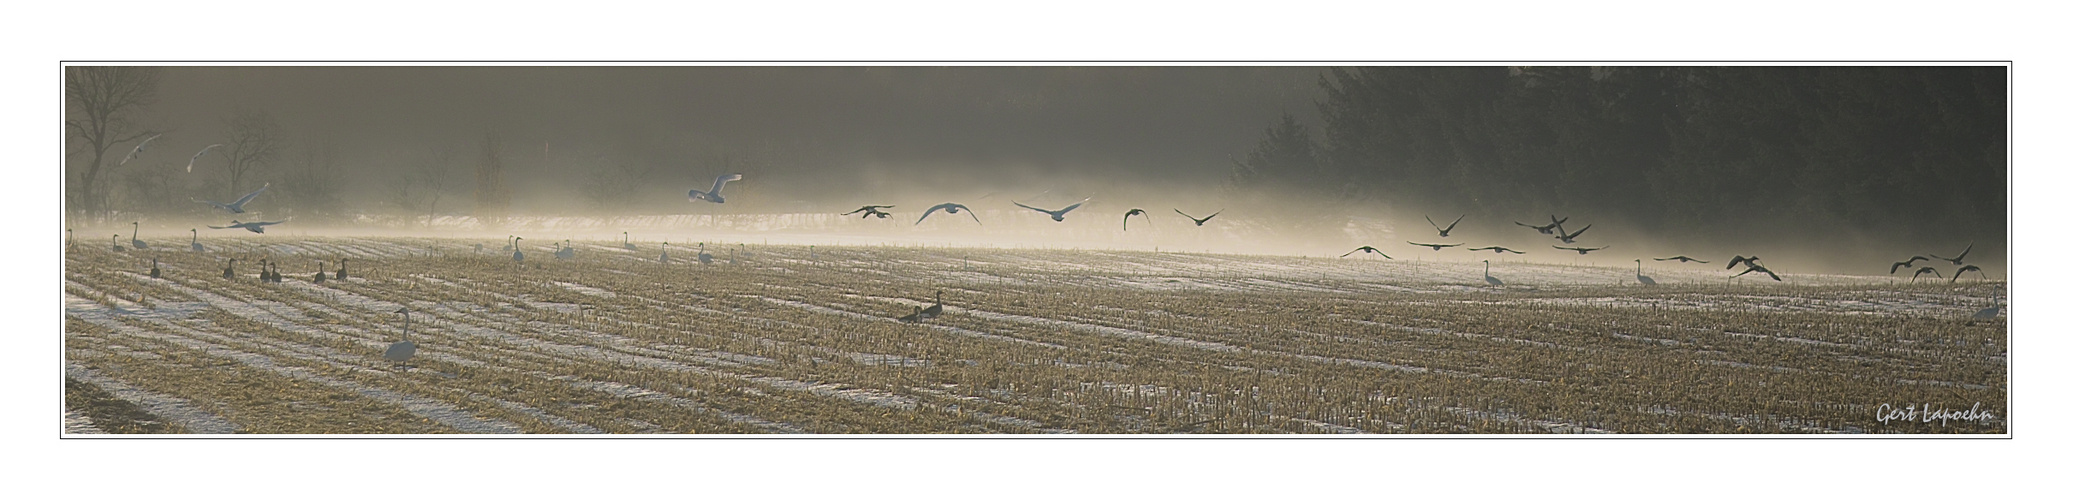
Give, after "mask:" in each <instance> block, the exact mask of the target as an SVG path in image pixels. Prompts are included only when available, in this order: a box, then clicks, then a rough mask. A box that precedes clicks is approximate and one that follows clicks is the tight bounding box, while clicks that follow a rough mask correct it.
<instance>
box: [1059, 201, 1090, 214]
mask: <svg viewBox="0 0 2073 500" xmlns="http://www.w3.org/2000/svg"><path fill="white" fill-rule="evenodd" d="M1092 199H1093V198H1088V199H1087V200H1092ZM1087 200H1080V202H1079V203H1074V204H1072V206H1069V207H1065V208H1061V209H1058V215H1065V213H1066V212H1071V211H1072V209H1075V208H1080V205H1085V204H1087Z"/></svg>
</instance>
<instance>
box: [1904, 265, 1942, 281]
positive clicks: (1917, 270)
mask: <svg viewBox="0 0 2073 500" xmlns="http://www.w3.org/2000/svg"><path fill="white" fill-rule="evenodd" d="M1923 273H1933V274H1935V275H1936V278H1937V279H1943V271H1938V270H1936V268H1934V267H1929V266H1922V267H1917V268H1915V277H1913V278H1908V280H1907V281H1908V282H1909V283H1914V282H1915V280H1918V279H1922V274H1923Z"/></svg>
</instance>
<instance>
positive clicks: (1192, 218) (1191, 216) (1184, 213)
mask: <svg viewBox="0 0 2073 500" xmlns="http://www.w3.org/2000/svg"><path fill="white" fill-rule="evenodd" d="M1173 213H1177V214H1180V216H1181V217H1187V218H1188V220H1202V219H1197V218H1195V216H1193V215H1188V213H1187V212H1182V211H1180V209H1178V208H1176V209H1173Z"/></svg>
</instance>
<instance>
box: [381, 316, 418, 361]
mask: <svg viewBox="0 0 2073 500" xmlns="http://www.w3.org/2000/svg"><path fill="white" fill-rule="evenodd" d="M396 313H397V314H402V315H403V340H402V341H401V342H397V343H394V344H389V348H388V350H385V351H382V353H381V359H386V360H389V361H394V362H396V363H399V364H402V365H403V369H405V370H408V369H410V357H411V356H412V355H415V354H417V343H416V342H411V341H410V308H403V309H397V310H396Z"/></svg>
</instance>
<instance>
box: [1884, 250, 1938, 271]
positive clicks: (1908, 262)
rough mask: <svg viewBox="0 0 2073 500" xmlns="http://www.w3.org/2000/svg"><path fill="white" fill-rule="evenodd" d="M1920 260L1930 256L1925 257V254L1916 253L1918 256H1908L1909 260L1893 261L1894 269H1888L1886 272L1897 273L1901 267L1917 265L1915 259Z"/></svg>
mask: <svg viewBox="0 0 2073 500" xmlns="http://www.w3.org/2000/svg"><path fill="white" fill-rule="evenodd" d="M1920 260H1929V258H1928V257H1923V256H1920V255H1916V256H1914V257H1910V258H1908V259H1907V260H1905V261H1901V262H1895V263H1893V269H1892V270H1890V271H1886V274H1893V273H1897V272H1900V268H1903V267H1915V261H1920Z"/></svg>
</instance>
